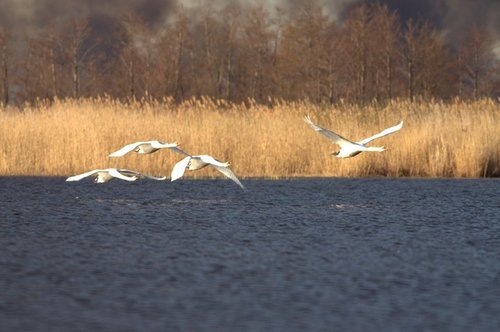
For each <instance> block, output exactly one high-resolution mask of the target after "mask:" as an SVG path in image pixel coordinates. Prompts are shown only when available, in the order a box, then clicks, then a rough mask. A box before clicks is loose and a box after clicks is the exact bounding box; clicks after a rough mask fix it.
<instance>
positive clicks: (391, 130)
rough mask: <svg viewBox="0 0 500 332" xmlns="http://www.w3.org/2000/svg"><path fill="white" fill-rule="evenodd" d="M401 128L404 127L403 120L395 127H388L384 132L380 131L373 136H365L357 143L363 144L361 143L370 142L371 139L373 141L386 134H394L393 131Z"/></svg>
mask: <svg viewBox="0 0 500 332" xmlns="http://www.w3.org/2000/svg"><path fill="white" fill-rule="evenodd" d="M401 128H403V121H401V122H400V123H398V124H397V125H395V126H394V127H390V128H387V129H385V130H383V131H382V132H380V133H378V134H376V135H373V136H371V137H368V138H365V139H364V140H362V141H359V142H357V143H358V144H361V145H365V144H368V143H370V142H371V141H373V140H374V139H377V138H380V137H384V136H386V135H389V134H392V133H394V132H396V131H398V130H400V129H401Z"/></svg>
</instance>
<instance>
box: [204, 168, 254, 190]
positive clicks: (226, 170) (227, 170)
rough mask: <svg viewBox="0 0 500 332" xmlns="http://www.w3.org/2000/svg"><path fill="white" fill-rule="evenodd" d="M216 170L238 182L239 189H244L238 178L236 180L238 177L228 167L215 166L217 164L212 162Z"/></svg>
mask: <svg viewBox="0 0 500 332" xmlns="http://www.w3.org/2000/svg"><path fill="white" fill-rule="evenodd" d="M211 165H212V166H213V167H214V168H215V169H216V170H218V171H219V172H221V173H222V174H224V175H225V176H227V177H228V178H230V179H231V180H233V181H234V182H236V183H237V184H238V186H240V187H241V189H243V190H246V188H245V186H244V185H243V184H241V182H240V180H238V178H237V177H236V175H235V174H234V173H233V171H231V169H230V168H229V167H222V166H217V165H214V164H211Z"/></svg>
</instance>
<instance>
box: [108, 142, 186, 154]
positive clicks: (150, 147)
mask: <svg viewBox="0 0 500 332" xmlns="http://www.w3.org/2000/svg"><path fill="white" fill-rule="evenodd" d="M176 146H178V144H177V143H162V142H159V141H144V142H135V143H131V144H127V145H125V146H124V147H123V148H121V149H120V150H117V151H115V152H113V153H111V154H110V155H109V157H121V156H124V155H126V154H127V153H129V152H131V151H134V152H137V153H139V154H147V153H153V152H156V151H158V150H160V149H167V148H168V149H171V148H175V147H176Z"/></svg>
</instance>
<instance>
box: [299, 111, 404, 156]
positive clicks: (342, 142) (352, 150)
mask: <svg viewBox="0 0 500 332" xmlns="http://www.w3.org/2000/svg"><path fill="white" fill-rule="evenodd" d="M304 121H305V122H306V123H307V125H308V126H309V127H311V128H312V129H314V130H315V131H317V132H318V133H320V134H321V135H323V136H325V137H326V138H328V139H330V140H331V141H333V143H335V144H337V145H338V146H340V151H337V152H333V153H332V154H334V155H336V156H337V158H349V157H354V156H356V155H358V154H360V153H361V152H364V151H375V152H382V151H384V150H385V147H383V146H366V144H368V143H369V142H371V141H373V140H374V139H377V138H380V137H383V136H386V135H389V134H392V133H394V132H396V131H398V130H400V129H401V128H402V127H403V121H401V122H400V123H398V124H397V125H395V126H394V127H390V128H387V129H385V130H383V131H382V132H380V133H378V134H376V135H373V136H371V137H368V138H365V139H364V140H361V141H359V142H352V141H350V140H348V139H346V138H344V137H342V136H340V135H339V134H336V133H334V132H333V131H330V130H328V129H325V128H323V127H320V126H318V125H317V124H315V123H313V122H312V121H311V118H310V117H309V115H307V116H305V117H304Z"/></svg>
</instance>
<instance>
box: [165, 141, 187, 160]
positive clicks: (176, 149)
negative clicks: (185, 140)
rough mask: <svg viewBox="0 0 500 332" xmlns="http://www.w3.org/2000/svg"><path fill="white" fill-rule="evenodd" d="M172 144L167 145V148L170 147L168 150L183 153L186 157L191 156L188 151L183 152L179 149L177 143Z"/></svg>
mask: <svg viewBox="0 0 500 332" xmlns="http://www.w3.org/2000/svg"><path fill="white" fill-rule="evenodd" d="M173 144H175V146H171V147H169V148H170V150H172V151H175V152H177V153H180V154H183V155H185V156H186V157H192V156H191V155H190V154H189V153H187V152H184V151H183V150H181V149H180V148H179V147H178V144H177V143H173Z"/></svg>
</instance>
